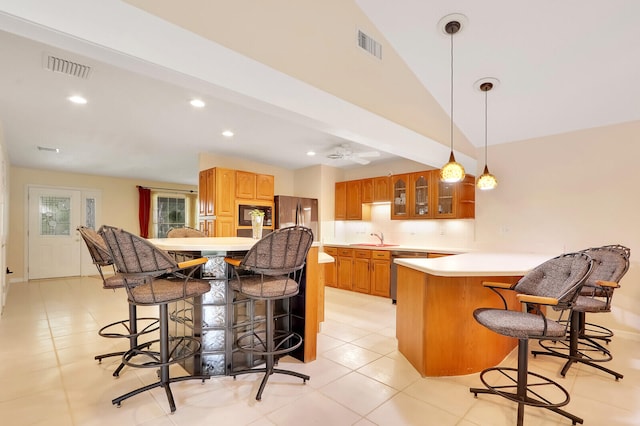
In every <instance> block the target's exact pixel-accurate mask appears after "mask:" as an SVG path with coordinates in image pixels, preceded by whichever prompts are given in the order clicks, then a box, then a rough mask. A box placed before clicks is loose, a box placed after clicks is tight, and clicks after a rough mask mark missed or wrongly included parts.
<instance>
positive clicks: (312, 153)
mask: <svg viewBox="0 0 640 426" xmlns="http://www.w3.org/2000/svg"><path fill="white" fill-rule="evenodd" d="M307 155H308V156H309V157H313V156H314V155H316V152H315V151H307Z"/></svg>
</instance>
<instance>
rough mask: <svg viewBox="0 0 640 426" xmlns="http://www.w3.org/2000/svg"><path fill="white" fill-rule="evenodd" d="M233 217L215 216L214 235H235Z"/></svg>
mask: <svg viewBox="0 0 640 426" xmlns="http://www.w3.org/2000/svg"><path fill="white" fill-rule="evenodd" d="M233 221H234V219H233V217H229V216H217V217H216V220H215V228H216V232H215V236H216V237H235V236H236V230H235V226H233V225H234V223H233Z"/></svg>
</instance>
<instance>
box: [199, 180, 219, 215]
mask: <svg viewBox="0 0 640 426" xmlns="http://www.w3.org/2000/svg"><path fill="white" fill-rule="evenodd" d="M215 185H216V175H215V171H214V169H207V170H202V171H201V172H200V174H199V179H198V214H200V216H212V215H213V214H214V207H213V206H214V205H215V192H216V188H215Z"/></svg>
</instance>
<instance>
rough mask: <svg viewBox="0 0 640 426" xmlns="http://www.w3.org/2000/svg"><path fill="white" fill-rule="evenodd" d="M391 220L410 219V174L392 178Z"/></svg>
mask: <svg viewBox="0 0 640 426" xmlns="http://www.w3.org/2000/svg"><path fill="white" fill-rule="evenodd" d="M391 188H392V197H393V198H392V199H391V219H408V217H409V211H408V209H407V203H408V202H409V200H408V197H409V191H408V189H409V174H403V175H393V176H391Z"/></svg>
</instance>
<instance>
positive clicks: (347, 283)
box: [324, 247, 391, 297]
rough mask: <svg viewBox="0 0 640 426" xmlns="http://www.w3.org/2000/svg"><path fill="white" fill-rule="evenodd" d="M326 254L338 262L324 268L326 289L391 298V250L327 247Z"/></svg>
mask: <svg viewBox="0 0 640 426" xmlns="http://www.w3.org/2000/svg"><path fill="white" fill-rule="evenodd" d="M324 252H325V253H327V254H328V255H330V256H333V258H334V259H335V262H333V263H327V264H325V265H324V268H325V269H324V273H325V281H324V283H325V285H326V286H328V287H336V288H341V289H344V290H351V291H357V292H360V293H366V294H372V295H374V296H381V297H390V294H389V286H390V283H391V252H390V251H388V250H369V249H351V248H337V247H324Z"/></svg>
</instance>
